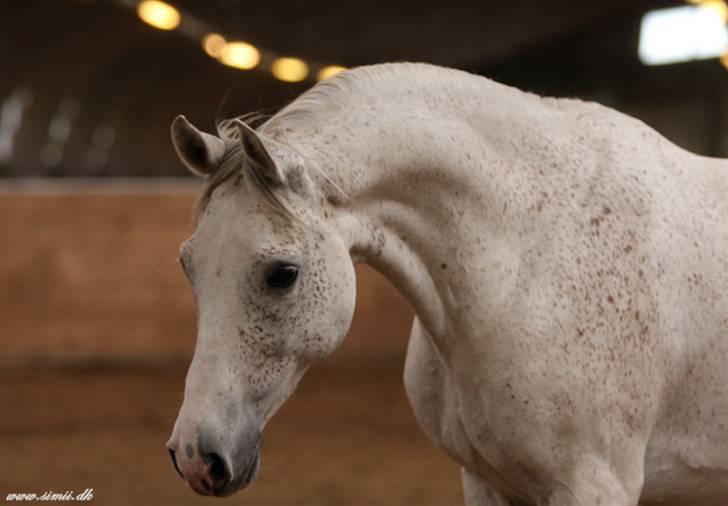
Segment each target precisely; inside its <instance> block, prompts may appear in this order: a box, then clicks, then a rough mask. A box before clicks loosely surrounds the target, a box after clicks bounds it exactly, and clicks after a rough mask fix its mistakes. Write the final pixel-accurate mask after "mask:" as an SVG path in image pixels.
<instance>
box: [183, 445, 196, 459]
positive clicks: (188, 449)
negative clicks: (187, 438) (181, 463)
mask: <svg viewBox="0 0 728 506" xmlns="http://www.w3.org/2000/svg"><path fill="white" fill-rule="evenodd" d="M185 453H186V454H187V458H188V459H191V458H192V457H194V455H195V447H194V446H192V443H187V444H186V445H185Z"/></svg>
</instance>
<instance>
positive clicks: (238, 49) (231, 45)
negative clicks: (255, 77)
mask: <svg viewBox="0 0 728 506" xmlns="http://www.w3.org/2000/svg"><path fill="white" fill-rule="evenodd" d="M220 61H221V62H222V63H224V64H225V65H227V66H229V67H235V68H237V69H243V70H250V69H252V68H255V67H256V66H257V65H258V63H259V62H260V52H259V51H258V50H257V49H256V48H255V46H252V45H250V44H248V43H247V42H228V43H226V44H225V45H224V46H223V47H222V49H221V50H220Z"/></svg>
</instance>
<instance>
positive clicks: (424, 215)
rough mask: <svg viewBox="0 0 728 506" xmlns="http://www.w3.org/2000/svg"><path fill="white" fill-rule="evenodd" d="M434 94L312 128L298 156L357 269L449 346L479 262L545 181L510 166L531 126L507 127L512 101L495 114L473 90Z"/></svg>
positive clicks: (353, 112) (489, 101)
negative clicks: (310, 168) (364, 269)
mask: <svg viewBox="0 0 728 506" xmlns="http://www.w3.org/2000/svg"><path fill="white" fill-rule="evenodd" d="M486 83H488V84H489V85H490V86H499V85H495V84H494V83H489V82H487V81H486ZM431 91H432V90H431ZM435 91H436V93H435V94H432V93H419V98H417V95H415V94H406V93H405V94H403V95H404V96H403V97H400V99H398V100H392V99H388V98H387V97H384V98H382V99H377V98H376V97H368V98H369V100H367V101H366V105H365V106H359V107H357V106H356V105H355V106H353V107H352V108H348V109H347V111H346V114H344V113H343V111H341V112H339V113H338V114H333V115H329V116H327V117H326V118H325V122H323V121H322V122H321V123H320V124H315V122H312V128H311V130H310V131H308V132H306V133H305V135H303V136H302V138H301V142H300V145H302V146H306V151H307V153H306V154H307V156H308V157H309V159H313V160H315V163H316V165H317V166H318V168H319V169H320V171H321V173H324V174H326V175H327V177H326V179H325V180H321V181H320V186H321V187H322V188H324V193H326V194H327V196H329V197H330V200H332V201H334V202H337V206H336V211H335V212H336V213H337V218H338V220H339V223H340V230H341V232H342V235H343V236H344V239H345V241H346V242H347V243H348V244H349V246H350V250H351V252H352V257H353V258H354V259H355V261H363V262H366V263H368V264H370V265H371V266H373V267H374V268H375V269H377V270H379V271H380V272H382V273H383V274H384V275H385V276H386V277H387V278H388V279H389V280H390V281H391V282H392V283H393V284H394V285H395V286H396V287H397V288H398V290H399V291H400V292H401V293H402V294H403V295H404V296H405V298H406V299H407V300H408V301H409V302H410V304H411V305H412V307H413V308H414V310H415V312H416V313H417V316H418V317H419V318H420V320H421V321H422V322H423V323H424V325H425V327H426V328H427V329H428V330H429V331H430V332H431V333H432V334H433V335H436V336H437V335H440V336H444V335H447V334H448V333H449V332H448V329H449V325H450V322H451V318H449V315H451V314H452V313H453V311H454V310H456V308H457V307H458V305H459V304H463V303H464V301H466V300H467V299H468V297H471V296H473V295H474V293H473V290H477V288H475V287H473V286H469V284H468V282H467V281H466V279H467V277H468V271H469V270H471V269H474V268H475V267H476V266H475V265H472V262H473V261H475V255H477V254H478V251H481V250H482V251H484V250H485V249H486V247H488V246H489V247H491V248H495V249H498V248H500V247H503V245H504V244H506V243H507V242H508V237H509V236H514V235H517V234H519V233H520V232H521V229H523V228H524V226H523V224H524V223H525V221H526V220H525V218H526V216H525V215H524V204H525V205H528V201H530V200H531V199H532V197H531V194H532V193H535V194H536V195H538V192H536V191H534V190H533V189H534V188H535V187H537V186H539V185H540V184H543V182H539V181H534V178H532V175H531V174H526V173H525V172H524V171H523V170H521V166H520V165H519V164H518V163H516V162H515V160H517V159H518V158H517V155H518V156H523V153H524V152H525V151H526V150H527V148H526V146H525V145H524V143H525V140H526V137H527V136H526V135H525V130H524V128H526V127H525V126H524V125H525V124H524V123H519V122H518V121H513V119H511V118H506V117H507V114H506V112H505V110H506V109H507V108H508V107H509V106H508V104H507V103H503V102H504V101H505V100H503V99H505V98H507V99H508V100H512V97H510V96H508V97H500V103H499V99H498V98H497V97H496V98H494V97H492V96H490V95H489V94H488V93H491V94H492V92H493V90H492V89H486V90H484V93H483V95H482V96H478V95H477V94H476V93H473V89H472V86H470V85H468V87H467V91H468V93H469V95H468V96H467V97H461V96H457V95H453V93H452V90H446V89H439V90H435ZM509 91H510V90H509ZM513 92H514V93H520V92H517V91H515V90H513V91H512V93H513ZM527 98H528V99H529V100H533V99H532V98H530V97H527ZM458 104H460V105H461V107H462V106H463V105H467V104H470V105H471V106H472V109H471V110H467V111H466V110H462V109H460V110H457V108H454V106H456V105H458ZM524 106H525V104H523V103H521V108H523V107H524ZM489 108H490V109H489ZM478 111H482V113H481V112H478ZM506 119H507V120H508V121H506ZM484 128H485V129H486V130H488V131H489V133H488V132H486V131H484ZM535 179H538V178H535ZM331 182H333V183H334V185H335V186H334V185H332V184H330V183H331ZM527 187H528V188H527ZM529 188H530V191H529ZM342 192H343V193H345V194H346V195H347V196H348V199H347V198H344V199H341V198H340V197H341V193H342ZM349 199H350V200H349ZM498 254H499V255H501V256H502V252H500V253H498ZM493 281H497V280H495V279H494V280H493Z"/></svg>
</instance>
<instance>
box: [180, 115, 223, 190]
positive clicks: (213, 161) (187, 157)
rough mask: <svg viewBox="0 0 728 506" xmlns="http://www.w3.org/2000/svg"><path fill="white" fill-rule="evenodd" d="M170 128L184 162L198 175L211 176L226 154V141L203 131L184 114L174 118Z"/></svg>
mask: <svg viewBox="0 0 728 506" xmlns="http://www.w3.org/2000/svg"><path fill="white" fill-rule="evenodd" d="M170 130H171V134H172V144H174V149H175V151H177V155H178V156H179V158H180V160H182V163H184V164H185V165H186V166H187V168H188V169H190V172H192V173H193V174H195V175H196V176H209V175H210V174H211V173H212V171H213V170H214V169H215V167H217V165H218V162H219V161H220V159H221V158H222V157H223V155H224V154H225V141H223V140H222V139H220V138H219V137H215V136H214V135H210V134H208V133H205V132H201V131H200V130H198V129H197V128H195V127H194V126H193V125H192V123H190V122H189V121H187V118H185V117H184V116H182V115H179V116H177V117H176V118H175V119H174V121H173V122H172V126H171V128H170Z"/></svg>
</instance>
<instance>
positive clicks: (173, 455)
mask: <svg viewBox="0 0 728 506" xmlns="http://www.w3.org/2000/svg"><path fill="white" fill-rule="evenodd" d="M168 451H169V456H170V458H171V459H172V464H174V469H175V470H176V471H177V474H179V475H180V478H182V479H184V476H182V471H180V470H179V466H178V465H177V457H176V456H175V454H174V450H169V449H168Z"/></svg>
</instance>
